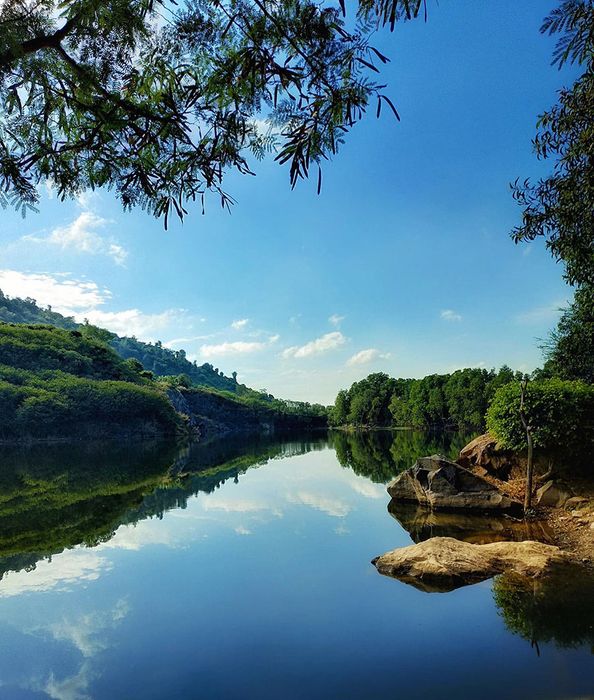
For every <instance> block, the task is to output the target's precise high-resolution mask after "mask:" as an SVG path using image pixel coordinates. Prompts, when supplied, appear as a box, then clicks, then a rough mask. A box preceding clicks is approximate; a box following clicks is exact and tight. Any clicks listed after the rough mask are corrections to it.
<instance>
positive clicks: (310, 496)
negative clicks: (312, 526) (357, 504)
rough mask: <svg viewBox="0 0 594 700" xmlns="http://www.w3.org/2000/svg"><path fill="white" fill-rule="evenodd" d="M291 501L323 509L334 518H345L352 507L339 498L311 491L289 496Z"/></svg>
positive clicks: (288, 498) (323, 511)
mask: <svg viewBox="0 0 594 700" xmlns="http://www.w3.org/2000/svg"><path fill="white" fill-rule="evenodd" d="M287 500H288V501H289V503H295V504H297V505H304V506H309V507H310V508H314V509H315V510H319V511H322V513H326V514H327V515H330V516H332V517H333V518H344V517H345V516H347V515H348V514H349V513H350V512H351V508H350V506H349V505H348V504H347V503H344V501H341V500H339V499H338V498H329V497H326V496H322V495H320V494H317V493H313V492H311V491H298V492H297V493H291V494H289V495H288V496H287Z"/></svg>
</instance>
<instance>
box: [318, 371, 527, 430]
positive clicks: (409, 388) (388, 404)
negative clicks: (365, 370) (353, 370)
mask: <svg viewBox="0 0 594 700" xmlns="http://www.w3.org/2000/svg"><path fill="white" fill-rule="evenodd" d="M517 377H518V375H517V373H514V372H513V371H512V370H511V369H510V368H509V367H505V366H504V367H502V368H501V369H500V370H499V371H495V370H486V369H472V368H468V369H462V370H458V371H456V372H453V373H452V374H431V375H429V376H427V377H423V379H393V378H391V377H389V376H388V375H387V374H384V373H382V372H378V373H376V374H370V375H369V376H368V377H366V378H365V379H362V380H361V381H359V382H355V383H354V384H353V385H352V386H351V388H350V389H348V390H342V391H340V392H339V393H338V395H337V397H336V401H335V403H334V407H333V408H332V410H331V412H330V420H331V422H332V423H333V424H334V425H345V424H348V425H355V426H366V427H378V426H379V427H390V426H414V427H419V428H421V427H450V428H456V427H457V428H463V427H470V428H477V429H482V428H484V424H485V413H486V411H487V407H488V406H489V403H490V401H491V399H492V398H493V396H494V394H495V392H496V391H497V389H498V388H499V387H501V386H504V385H505V384H508V383H509V382H511V381H513V380H514V379H517Z"/></svg>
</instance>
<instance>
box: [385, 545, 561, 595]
mask: <svg viewBox="0 0 594 700" xmlns="http://www.w3.org/2000/svg"><path fill="white" fill-rule="evenodd" d="M569 561H571V560H570V558H569V557H568V555H566V554H565V553H564V552H562V551H561V550H560V549H559V548H558V547H554V546H553V545H549V544H543V543H542V542H532V541H525V542H494V543H491V544H470V543H468V542H461V541H460V540H456V539H453V538H451V537H433V538H431V539H429V540H427V541H426V542H421V543H420V544H414V545H411V546H410V547H402V548H401V549H395V550H393V551H391V552H387V553H386V554H383V555H382V556H380V557H376V558H375V559H374V560H373V561H372V564H374V565H375V567H376V569H377V570H378V571H379V573H380V574H384V575H386V576H391V577H393V578H397V579H398V580H400V581H403V582H404V583H409V584H411V585H413V586H415V587H416V588H419V589H421V590H424V591H427V592H446V591H451V590H454V589H455V588H460V587H461V586H466V585H469V584H472V583H478V582H479V581H484V580H485V579H488V578H491V577H493V576H496V575H497V574H502V573H504V572H508V571H512V572H515V573H518V574H521V575H523V576H529V577H531V578H538V577H541V576H543V575H545V574H547V573H549V572H551V571H552V570H553V569H554V568H555V567H557V566H561V565H564V564H566V563H567V562H569Z"/></svg>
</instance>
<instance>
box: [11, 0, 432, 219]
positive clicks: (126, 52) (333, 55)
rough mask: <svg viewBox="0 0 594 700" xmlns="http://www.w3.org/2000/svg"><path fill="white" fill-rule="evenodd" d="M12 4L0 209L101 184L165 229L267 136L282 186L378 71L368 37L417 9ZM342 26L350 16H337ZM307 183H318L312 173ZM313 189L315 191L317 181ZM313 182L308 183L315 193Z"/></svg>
mask: <svg viewBox="0 0 594 700" xmlns="http://www.w3.org/2000/svg"><path fill="white" fill-rule="evenodd" d="M346 8H347V3H346V2H344V0H339V1H338V2H313V0H277V1H274V2H272V1H270V0H180V1H179V2H175V1H174V0H63V1H61V2H60V1H59V0H11V1H10V2H3V3H0V203H2V204H3V205H6V204H7V203H10V204H13V205H15V206H17V207H19V208H23V211H24V210H25V208H26V207H27V206H34V204H35V202H36V201H37V198H38V194H37V186H38V184H39V183H40V182H41V181H42V180H44V179H49V180H51V181H53V182H54V183H55V186H56V188H57V190H58V193H59V195H60V197H66V196H69V195H73V194H75V193H76V192H78V191H80V190H81V189H83V188H89V187H90V188H95V187H100V186H107V187H112V188H114V190H115V191H116V193H117V195H118V196H119V198H120V199H121V201H122V203H123V205H124V206H125V207H127V208H129V207H133V206H136V205H140V206H142V207H145V208H146V209H148V210H149V211H150V212H151V213H153V214H154V215H156V216H162V217H164V219H165V223H166V221H167V217H168V215H169V214H170V213H171V212H176V213H177V214H178V215H179V216H183V214H184V213H185V208H184V207H185V202H186V201H187V200H188V199H190V200H194V199H196V198H199V199H202V201H203V200H204V195H205V193H206V192H208V191H211V192H214V193H217V194H218V195H219V196H220V198H221V201H222V203H223V205H225V206H228V205H229V204H230V202H231V201H232V199H231V197H230V196H229V195H228V194H227V193H226V192H225V190H224V188H223V178H224V175H225V173H226V171H228V170H230V169H235V170H237V171H239V172H240V173H251V169H250V165H249V164H248V160H247V154H248V152H249V151H251V152H252V153H253V154H254V155H255V156H262V155H263V154H264V152H265V151H266V150H267V149H270V148H271V147H272V146H273V137H272V136H271V135H270V133H267V132H266V130H265V129H264V130H262V129H261V128H260V127H259V126H258V122H257V121H256V120H261V119H262V118H268V119H269V121H270V123H271V124H274V125H275V127H276V129H277V130H278V131H279V132H280V136H279V142H278V147H277V156H276V157H277V160H279V161H280V163H288V164H289V168H290V181H291V184H292V185H293V186H294V185H295V183H296V182H297V180H298V179H299V178H303V177H307V176H308V173H309V170H310V168H311V167H312V166H314V165H318V166H319V163H320V161H321V160H322V159H324V158H327V157H329V156H330V155H331V154H333V153H335V152H336V149H337V147H338V145H339V144H340V143H341V141H342V138H343V136H344V134H345V132H348V130H349V129H350V128H351V127H352V126H353V124H354V123H355V122H357V121H358V120H359V119H360V118H361V117H362V116H363V114H364V112H365V111H366V110H367V108H368V107H369V106H370V104H373V108H374V109H376V110H377V113H378V114H379V112H380V111H381V108H382V105H386V106H387V107H388V108H389V109H391V110H392V111H393V112H394V113H395V114H396V116H398V115H397V113H396V109H395V107H394V105H393V104H392V102H391V101H390V99H389V97H387V96H386V95H385V94H384V93H383V89H384V87H385V86H384V85H380V84H379V82H377V81H375V80H373V79H372V78H371V76H372V75H374V74H376V73H378V72H379V69H378V68H377V66H378V65H381V64H382V63H385V62H386V61H387V60H388V59H387V58H386V57H385V56H383V55H382V54H381V53H380V52H379V51H377V50H376V49H374V48H373V47H372V45H371V44H370V37H371V34H372V33H373V31H374V30H375V29H376V28H377V27H378V26H380V27H383V26H388V27H389V28H390V29H394V25H395V23H396V22H397V21H401V20H407V19H412V18H414V17H416V16H417V15H418V14H419V13H421V12H423V11H426V8H425V0H358V1H357V2H355V3H349V14H348V15H347V9H346ZM351 13H352V14H351ZM319 177H321V175H320V176H319ZM318 183H319V184H320V180H319V181H318ZM319 184H318V186H319Z"/></svg>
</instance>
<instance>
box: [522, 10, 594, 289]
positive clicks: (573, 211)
mask: <svg viewBox="0 0 594 700" xmlns="http://www.w3.org/2000/svg"><path fill="white" fill-rule="evenodd" d="M593 26H594V1H593V0H564V1H563V2H561V3H560V5H559V6H558V7H557V8H556V9H555V10H553V11H552V12H551V14H550V15H549V16H548V17H546V19H545V20H544V22H543V25H542V27H541V31H542V32H543V33H548V34H560V39H559V41H558V43H557V48H556V50H555V52H554V55H553V63H554V64H555V65H557V66H559V67H561V66H563V65H564V64H565V63H566V62H571V63H577V64H579V65H581V66H583V67H584V72H583V74H582V75H581V76H580V77H579V79H578V80H576V82H575V83H574V85H573V86H572V87H571V89H568V90H567V89H566V90H561V92H560V93H559V102H558V104H556V105H555V106H553V107H552V108H551V109H550V110H549V111H548V112H545V113H544V114H542V115H541V116H540V118H539V120H538V124H537V129H538V133H537V135H536V138H535V139H534V142H533V145H534V151H535V153H536V156H537V158H538V159H540V160H546V159H555V162H554V165H553V170H552V173H551V174H550V175H549V176H548V177H545V178H542V179H540V180H539V181H538V182H537V183H535V184H531V183H530V181H529V180H526V181H524V182H523V183H519V182H518V180H516V182H515V184H514V186H513V196H514V198H515V199H516V201H517V202H518V204H519V205H520V206H521V207H522V210H523V212H522V224H521V225H520V226H517V227H516V228H515V229H514V230H513V231H512V234H511V235H512V237H513V239H514V240H515V241H516V242H519V241H531V240H534V239H535V238H538V237H540V236H542V237H544V238H545V239H546V244H547V247H548V248H549V250H550V251H551V253H552V255H553V256H554V257H555V258H556V259H557V260H560V261H562V262H563V264H564V267H565V277H566V279H567V281H568V282H569V283H570V284H575V285H584V284H587V285H594V215H593V214H594V126H593V120H592V115H593V114H594V31H592V27H593Z"/></svg>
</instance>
